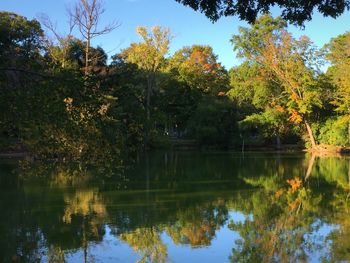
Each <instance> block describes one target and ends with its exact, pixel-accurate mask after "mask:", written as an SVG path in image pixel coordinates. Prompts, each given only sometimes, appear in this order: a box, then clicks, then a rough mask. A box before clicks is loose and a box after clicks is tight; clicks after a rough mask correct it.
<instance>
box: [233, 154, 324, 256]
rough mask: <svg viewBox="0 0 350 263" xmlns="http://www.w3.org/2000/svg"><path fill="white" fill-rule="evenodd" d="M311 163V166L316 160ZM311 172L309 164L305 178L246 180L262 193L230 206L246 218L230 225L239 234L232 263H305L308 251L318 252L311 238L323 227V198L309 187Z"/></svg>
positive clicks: (258, 178)
mask: <svg viewBox="0 0 350 263" xmlns="http://www.w3.org/2000/svg"><path fill="white" fill-rule="evenodd" d="M310 160H311V166H312V165H313V162H314V158H313V157H312V156H311V158H310ZM309 164H310V162H309ZM311 170H312V167H310V165H309V166H308V169H307V171H306V176H305V177H304V178H300V177H294V178H290V179H287V178H286V177H281V176H279V175H276V174H273V175H271V176H268V175H264V176H260V177H248V178H247V177H245V178H243V179H244V180H245V181H246V182H247V183H250V184H252V185H254V186H259V187H260V190H257V191H255V192H254V193H252V194H251V195H247V196H244V197H242V198H238V199H236V200H235V202H233V204H231V205H233V207H235V209H237V210H239V211H243V212H244V214H246V215H247V217H246V219H245V220H244V221H243V222H233V221H232V222H231V223H230V224H229V227H230V228H231V229H232V230H234V231H237V232H238V233H239V234H240V239H238V240H236V242H235V243H236V247H235V248H233V250H232V255H231V257H230V259H231V260H232V262H275V261H276V262H279V261H280V262H297V261H306V260H307V254H308V252H310V251H316V250H317V249H318V248H317V247H316V246H314V244H313V243H312V242H313V240H310V239H309V238H308V237H310V236H312V233H315V232H316V231H317V230H318V228H319V227H320V226H321V224H320V223H321V222H320V221H318V218H319V216H320V215H321V211H320V209H321V207H320V202H321V199H322V198H321V195H320V194H319V193H317V192H315V191H312V189H311V188H310V187H308V186H307V184H306V180H307V178H308V177H309V176H310V174H311Z"/></svg>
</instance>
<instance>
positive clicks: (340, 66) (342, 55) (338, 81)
mask: <svg viewBox="0 0 350 263" xmlns="http://www.w3.org/2000/svg"><path fill="white" fill-rule="evenodd" d="M326 49H327V50H328V53H327V55H326V57H327V59H328V60H329V61H330V62H331V63H332V65H331V67H330V68H329V69H328V71H327V75H329V76H330V77H331V79H332V81H333V83H334V84H335V85H336V93H335V94H336V95H335V101H334V104H335V105H336V107H337V108H336V110H337V111H339V112H342V113H344V115H345V117H346V118H345V120H347V121H348V141H349V143H350V75H349V72H350V32H347V33H345V34H342V35H339V36H337V37H336V38H333V39H332V40H331V41H330V43H329V44H328V45H326Z"/></svg>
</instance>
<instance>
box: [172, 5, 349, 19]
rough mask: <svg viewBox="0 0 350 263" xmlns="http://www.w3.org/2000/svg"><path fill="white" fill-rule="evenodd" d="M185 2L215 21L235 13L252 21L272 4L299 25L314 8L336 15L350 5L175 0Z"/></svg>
mask: <svg viewBox="0 0 350 263" xmlns="http://www.w3.org/2000/svg"><path fill="white" fill-rule="evenodd" d="M175 1H176V2H179V3H181V4H183V5H185V6H189V7H191V8H193V9H194V10H196V11H197V10H199V11H200V12H202V13H204V14H205V15H206V16H207V17H208V18H209V19H210V20H212V21H213V22H215V21H216V20H218V19H219V18H220V17H222V16H238V17H239V18H240V19H241V20H245V21H248V22H249V23H252V22H254V21H255V19H256V18H257V17H258V15H259V14H262V13H265V12H268V11H269V10H270V9H271V8H273V7H274V6H278V7H279V8H280V10H281V11H280V12H281V16H282V18H284V19H285V20H287V21H289V22H290V23H292V24H296V25H303V23H304V22H305V21H310V20H311V19H312V15H313V13H314V12H315V11H318V12H320V13H321V14H322V15H323V16H326V17H327V16H330V17H333V18H336V17H338V16H339V15H341V14H342V13H344V12H345V11H346V10H349V9H350V1H349V0H331V1H323V0H314V1H293V0H267V1H266V0H250V1H247V0H235V1H233V0H175Z"/></svg>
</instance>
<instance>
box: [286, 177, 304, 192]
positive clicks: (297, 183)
mask: <svg viewBox="0 0 350 263" xmlns="http://www.w3.org/2000/svg"><path fill="white" fill-rule="evenodd" d="M287 183H288V184H289V185H290V186H291V190H292V193H293V192H295V191H296V190H298V189H299V188H300V186H301V180H300V179H299V178H297V177H295V178H294V179H290V180H287Z"/></svg>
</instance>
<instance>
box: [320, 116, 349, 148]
mask: <svg viewBox="0 0 350 263" xmlns="http://www.w3.org/2000/svg"><path fill="white" fill-rule="evenodd" d="M346 124H347V120H346V119H344V118H343V117H339V118H329V119H328V120H327V121H326V122H325V123H324V124H323V125H322V126H321V127H320V128H319V132H318V136H317V139H318V141H319V142H320V143H324V144H330V145H340V146H345V145H346V144H347V143H348V129H347V125H346Z"/></svg>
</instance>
